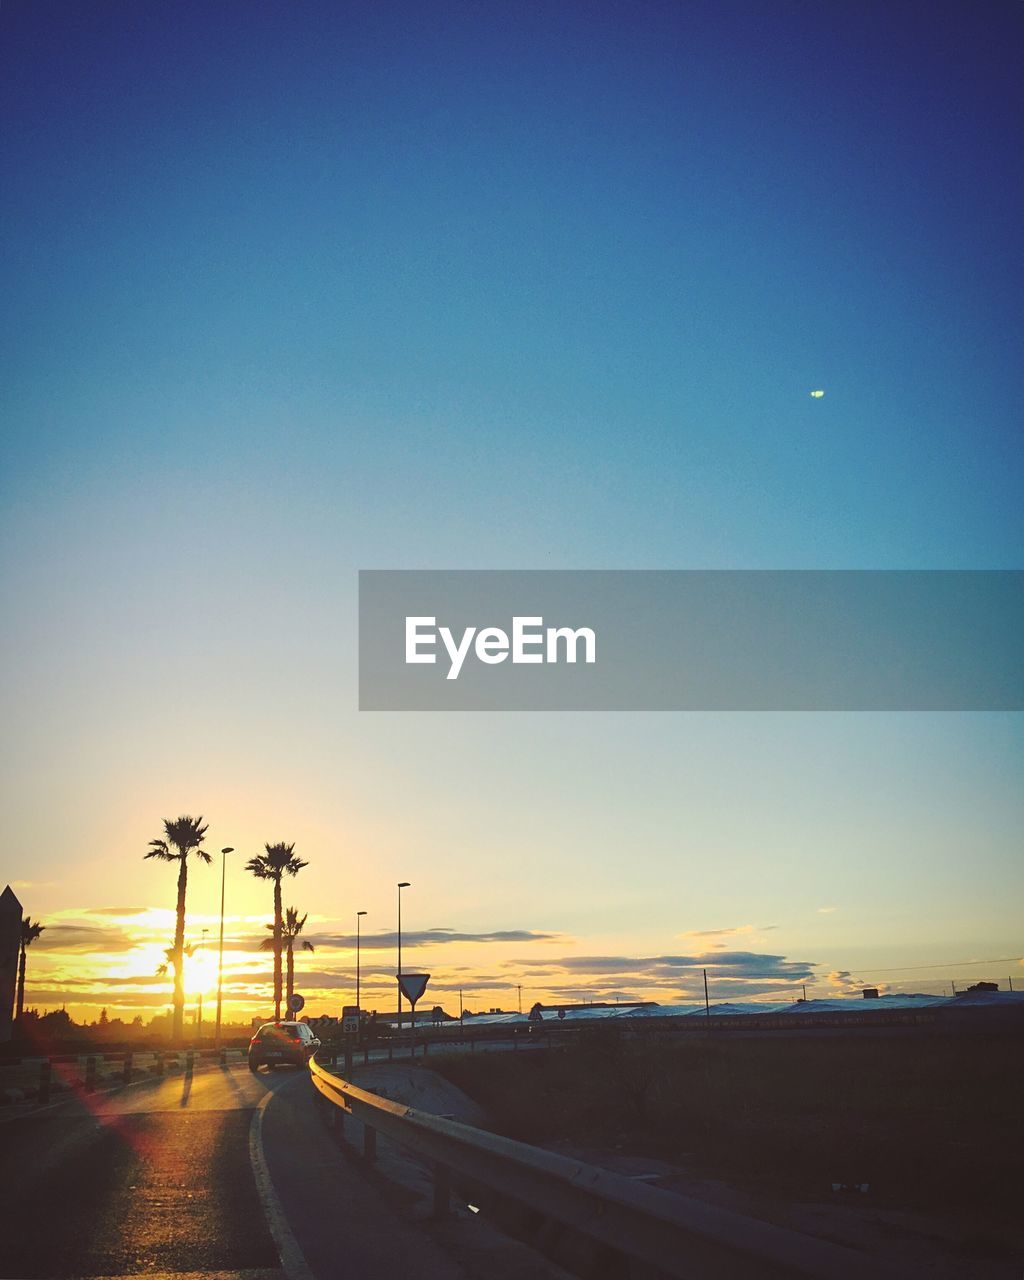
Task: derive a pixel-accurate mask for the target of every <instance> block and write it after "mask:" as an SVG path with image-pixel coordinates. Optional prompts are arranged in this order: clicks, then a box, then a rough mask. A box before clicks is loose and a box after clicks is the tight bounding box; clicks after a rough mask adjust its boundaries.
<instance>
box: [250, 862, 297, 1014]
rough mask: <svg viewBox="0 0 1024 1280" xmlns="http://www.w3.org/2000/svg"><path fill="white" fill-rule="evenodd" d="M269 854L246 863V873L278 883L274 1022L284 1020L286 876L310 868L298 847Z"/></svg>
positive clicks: (276, 895)
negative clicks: (299, 855)
mask: <svg viewBox="0 0 1024 1280" xmlns="http://www.w3.org/2000/svg"><path fill="white" fill-rule="evenodd" d="M263 847H264V848H265V849H266V853H260V854H257V855H256V857H255V858H250V859H249V861H248V862H247V863H246V864H245V869H246V871H251V872H252V874H253V875H254V876H255V877H256V879H257V880H272V881H273V883H274V925H273V930H274V937H273V946H272V950H273V952H274V1021H275V1022H280V1021H281V951H282V949H283V945H282V938H283V927H282V921H281V879H282V877H283V876H286V875H289V876H297V875H298V874H299V872H300V871H301V870H302V868H303V867H305V866H308V865H309V864H308V863H307V862H303V860H302V859H301V858H297V857H296V856H295V845H294V844H284V843H280V844H268V845H264V846H263Z"/></svg>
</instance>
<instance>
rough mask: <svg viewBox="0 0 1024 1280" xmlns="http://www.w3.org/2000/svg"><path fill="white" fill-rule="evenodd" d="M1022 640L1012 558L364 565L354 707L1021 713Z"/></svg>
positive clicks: (1023, 612) (1019, 577) (1022, 610)
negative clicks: (967, 566) (645, 565)
mask: <svg viewBox="0 0 1024 1280" xmlns="http://www.w3.org/2000/svg"><path fill="white" fill-rule="evenodd" d="M517 620H518V621H517ZM1022 636H1024V572H1022V571H1020V570H1007V571H1003V570H991V571H989V570H972V571H954V570H951V571H946V570H934V571H904V570H894V571H875V570H841V571H814V570H779V571H774V570H773V571H763V570H761V571H758V570H753V571H746V570H721V571H719V570H651V571H646V570H644V571H638V570H623V571H617V570H587V571H570V570H564V571H563V570H550V571H549V570H521V571H520V570H431V571H419V570H364V571H362V572H361V573H360V575H359V706H360V709H361V710H363V711H688V710H689V711H785V710H794V711H972V710H977V711H1011V710H1012V711H1019V710H1021V709H1024V657H1022V652H1024V650H1022V644H1021V639H1022ZM571 657H572V658H575V661H571V660H570V658H571Z"/></svg>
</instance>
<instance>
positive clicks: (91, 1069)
mask: <svg viewBox="0 0 1024 1280" xmlns="http://www.w3.org/2000/svg"><path fill="white" fill-rule="evenodd" d="M85 1091H86V1093H95V1091H96V1059H95V1058H94V1057H93V1055H92V1054H90V1055H89V1057H88V1058H86V1060H85Z"/></svg>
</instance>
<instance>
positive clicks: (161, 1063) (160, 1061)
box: [156, 1049, 167, 1077]
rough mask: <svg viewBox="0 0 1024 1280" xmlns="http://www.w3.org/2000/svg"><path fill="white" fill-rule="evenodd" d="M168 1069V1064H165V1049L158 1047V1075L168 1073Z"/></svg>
mask: <svg viewBox="0 0 1024 1280" xmlns="http://www.w3.org/2000/svg"><path fill="white" fill-rule="evenodd" d="M166 1071H167V1067H166V1065H165V1063H164V1051H163V1049H157V1051H156V1073H157V1075H158V1076H160V1077H163V1076H164V1074H165V1073H166Z"/></svg>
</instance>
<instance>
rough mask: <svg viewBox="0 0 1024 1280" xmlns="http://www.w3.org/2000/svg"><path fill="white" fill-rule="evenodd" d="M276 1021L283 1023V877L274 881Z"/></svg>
mask: <svg viewBox="0 0 1024 1280" xmlns="http://www.w3.org/2000/svg"><path fill="white" fill-rule="evenodd" d="M274 1021H275V1022H280V1021H281V877H280V875H279V876H278V877H277V879H276V880H275V881H274Z"/></svg>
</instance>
